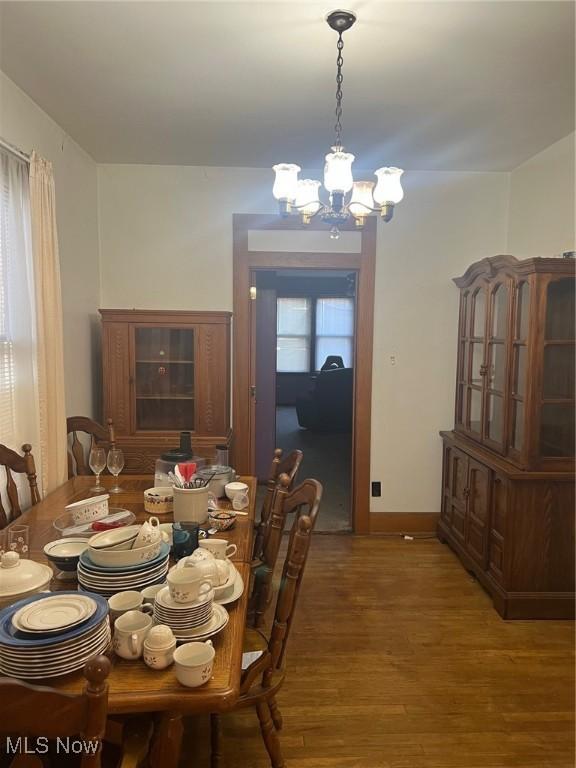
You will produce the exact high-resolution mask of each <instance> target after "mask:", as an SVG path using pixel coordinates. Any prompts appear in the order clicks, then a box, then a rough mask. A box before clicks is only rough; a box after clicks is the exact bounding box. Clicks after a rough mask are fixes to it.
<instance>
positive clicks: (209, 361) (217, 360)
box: [196, 325, 230, 435]
mask: <svg viewBox="0 0 576 768" xmlns="http://www.w3.org/2000/svg"><path fill="white" fill-rule="evenodd" d="M196 355H197V359H198V360H201V361H202V365H201V366H199V367H198V368H197V370H196V387H197V392H198V402H199V403H202V406H203V407H202V408H201V409H200V408H199V409H197V413H196V430H197V431H198V432H199V433H200V434H203V435H223V434H224V433H225V431H226V429H227V426H228V405H227V404H228V400H229V397H228V391H229V386H230V382H229V380H228V375H227V374H226V373H224V374H223V370H224V369H223V366H222V361H223V360H226V358H227V355H228V341H227V328H226V326H224V325H202V326H199V327H198V329H197V333H196ZM226 370H227V369H226ZM223 403H225V404H226V407H224V408H223V407H222V404H223Z"/></svg>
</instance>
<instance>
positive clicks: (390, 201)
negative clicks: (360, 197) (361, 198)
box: [374, 168, 404, 205]
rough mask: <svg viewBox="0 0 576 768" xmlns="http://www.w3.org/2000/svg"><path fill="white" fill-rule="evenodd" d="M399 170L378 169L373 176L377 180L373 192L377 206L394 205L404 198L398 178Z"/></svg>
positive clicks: (400, 173)
mask: <svg viewBox="0 0 576 768" xmlns="http://www.w3.org/2000/svg"><path fill="white" fill-rule="evenodd" d="M403 173H404V171H403V170H402V169H401V168H378V170H377V171H375V172H374V176H376V178H377V179H378V181H377V183H376V189H375V190H374V200H375V201H376V202H377V203H378V205H396V203H399V202H400V200H402V198H403V197H404V190H403V189H402V184H401V182H400V177H401V176H402V174H403Z"/></svg>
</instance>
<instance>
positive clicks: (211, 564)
mask: <svg viewBox="0 0 576 768" xmlns="http://www.w3.org/2000/svg"><path fill="white" fill-rule="evenodd" d="M184 567H185V568H191V569H193V571H194V573H195V574H197V575H198V576H202V577H204V578H205V579H208V580H209V581H210V583H211V584H212V586H213V587H220V586H222V584H225V583H226V582H227V581H228V578H229V576H230V564H229V563H228V561H227V560H216V559H215V558H214V559H210V560H199V561H196V562H193V561H192V562H191V561H190V560H187V561H186V562H185V563H184Z"/></svg>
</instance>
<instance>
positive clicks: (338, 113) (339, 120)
mask: <svg viewBox="0 0 576 768" xmlns="http://www.w3.org/2000/svg"><path fill="white" fill-rule="evenodd" d="M336 47H337V49H338V56H337V58H336V69H337V72H336V113H335V114H336V123H335V125H334V130H335V131H336V146H337V147H341V146H342V81H343V80H344V77H343V75H342V65H343V64H344V59H343V58H342V49H343V48H344V40H343V39H342V32H339V33H338V43H337V44H336Z"/></svg>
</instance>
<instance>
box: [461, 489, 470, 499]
mask: <svg viewBox="0 0 576 768" xmlns="http://www.w3.org/2000/svg"><path fill="white" fill-rule="evenodd" d="M462 493H463V495H464V498H465V499H467V498H468V497H469V496H470V488H464V490H463V491H462Z"/></svg>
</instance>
